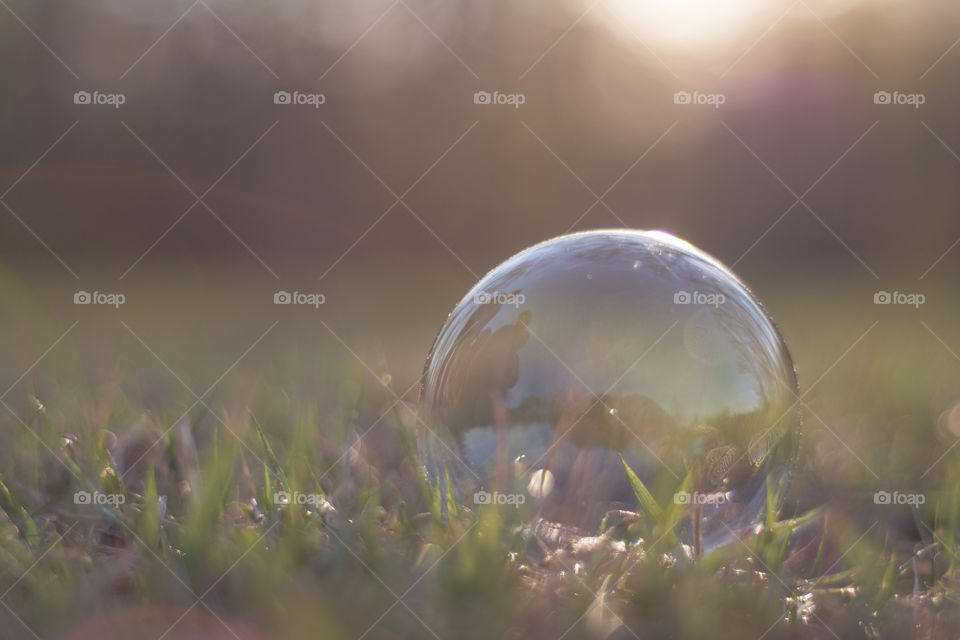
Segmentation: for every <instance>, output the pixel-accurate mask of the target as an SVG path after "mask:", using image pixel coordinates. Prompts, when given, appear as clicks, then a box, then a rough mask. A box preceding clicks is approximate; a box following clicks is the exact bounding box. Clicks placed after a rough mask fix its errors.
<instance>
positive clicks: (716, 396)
mask: <svg viewBox="0 0 960 640" xmlns="http://www.w3.org/2000/svg"><path fill="white" fill-rule="evenodd" d="M796 390H797V382H796V375H795V373H794V369H793V364H792V361H791V359H790V354H789V353H788V351H787V349H786V346H785V345H784V343H783V340H782V339H781V337H780V334H779V333H778V331H777V329H776V327H774V325H773V323H772V321H771V320H770V317H769V316H768V315H767V314H766V312H765V311H764V309H763V307H762V306H761V305H760V303H759V302H758V301H757V299H756V298H755V297H754V296H753V295H752V294H751V293H750V291H749V290H748V289H747V288H746V286H745V285H744V284H743V283H742V282H740V280H739V279H738V278H737V277H736V276H735V275H733V273H731V272H730V271H729V270H728V269H727V268H726V267H724V266H723V265H722V264H720V263H719V262H718V261H717V260H716V259H714V258H712V257H710V256H708V255H707V254H705V253H703V252H701V251H699V250H698V249H696V248H694V247H693V246H691V245H690V244H688V243H686V242H684V241H682V240H679V239H678V238H676V237H674V236H671V235H670V234H667V233H663V232H640V231H628V230H616V231H591V232H586V233H576V234H571V235H567V236H561V237H559V238H554V239H553V240H549V241H547V242H543V243H541V244H538V245H536V246H534V247H531V248H529V249H527V250H525V251H523V252H521V253H519V254H517V255H515V256H514V257H512V258H510V259H509V260H507V261H506V262H504V263H503V264H501V265H500V266H499V267H497V268H496V269H494V270H493V271H491V272H490V273H489V274H487V275H486V276H485V277H484V278H483V279H482V280H480V282H479V283H477V285H476V286H474V288H473V289H471V290H470V292H469V293H468V294H467V295H466V296H465V297H464V298H463V299H462V300H461V301H460V303H459V304H458V305H457V306H456V308H455V309H454V310H453V312H452V313H451V314H450V316H449V317H448V319H447V321H446V323H445V325H444V326H443V328H442V330H441V331H440V334H439V336H438V337H437V339H436V342H435V343H434V346H433V349H432V350H431V353H430V355H429V358H428V360H427V364H426V369H425V371H424V387H423V393H422V398H421V399H422V406H423V409H424V412H425V416H426V420H427V424H429V425H430V437H429V439H427V441H426V443H425V445H424V446H425V448H426V457H427V460H428V468H429V471H430V472H431V474H432V476H433V478H434V479H439V478H445V477H446V476H447V475H448V474H449V477H450V478H451V481H452V484H453V486H454V487H455V490H456V491H457V494H458V497H459V498H460V499H462V500H465V502H466V503H467V504H468V506H470V507H471V508H473V504H471V503H470V499H469V497H470V496H474V495H475V494H476V492H477V491H481V494H480V495H482V496H485V497H484V500H485V501H486V502H487V504H491V503H496V504H511V505H515V506H516V508H517V509H518V510H520V512H521V515H522V517H524V518H528V519H530V520H531V521H538V522H540V521H546V522H548V523H557V524H559V525H562V526H565V527H570V528H575V529H576V530H578V531H582V532H584V533H596V532H597V531H598V529H599V526H600V523H601V521H602V520H603V517H604V515H605V514H606V513H608V512H610V511H615V510H628V511H639V510H640V508H639V506H638V504H637V499H636V497H635V496H634V492H633V490H632V488H631V484H630V481H629V478H628V475H627V472H626V470H625V468H624V463H626V464H627V465H628V466H629V467H630V469H631V470H632V471H633V472H634V473H636V475H637V477H638V478H639V479H640V480H641V481H642V482H643V483H644V485H645V486H646V487H647V488H648V489H649V491H650V492H651V493H652V494H653V496H654V498H655V499H656V500H657V501H658V502H659V503H660V504H661V505H662V506H667V505H678V507H677V508H680V509H685V512H684V513H685V516H684V519H683V524H682V528H681V531H680V533H681V535H682V536H684V537H685V538H686V539H687V541H690V542H692V541H691V536H693V535H694V533H693V532H694V531H697V532H698V535H697V536H696V537H697V546H699V543H700V542H702V545H703V548H705V549H709V548H713V547H716V546H718V545H720V544H725V543H727V542H730V541H731V540H734V539H735V538H736V537H737V536H740V535H742V534H744V533H746V532H747V531H749V530H751V528H752V527H754V526H755V525H756V524H757V523H758V522H760V520H761V518H762V517H763V515H764V513H765V510H766V508H767V492H768V491H771V492H773V493H772V497H773V498H774V500H773V503H774V504H776V500H777V499H778V498H779V497H780V496H781V495H782V492H783V489H784V488H785V484H786V482H787V480H788V478H789V472H790V470H791V467H792V464H793V461H794V459H795V458H796V452H797V444H798V438H799V425H800V416H799V410H798V408H797V406H798V403H797V402H796V401H797V397H796ZM442 484H445V482H444V483H442ZM491 492H492V493H491ZM500 494H503V495H506V496H507V497H504V498H500V497H498V496H499V495H500ZM491 496H492V497H491ZM509 496H514V497H513V498H512V499H511V498H510V497H509ZM521 498H522V499H521Z"/></svg>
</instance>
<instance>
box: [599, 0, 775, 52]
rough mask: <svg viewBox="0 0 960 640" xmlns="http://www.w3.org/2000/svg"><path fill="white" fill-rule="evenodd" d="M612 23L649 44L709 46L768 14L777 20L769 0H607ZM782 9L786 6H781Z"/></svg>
mask: <svg viewBox="0 0 960 640" xmlns="http://www.w3.org/2000/svg"><path fill="white" fill-rule="evenodd" d="M604 6H605V7H606V9H607V11H606V14H607V18H608V20H609V21H610V22H611V24H612V26H614V27H615V28H619V29H621V30H623V31H624V32H626V33H631V32H632V34H634V35H636V36H637V37H639V38H640V39H641V40H642V41H644V42H645V43H648V44H649V45H650V46H658V47H666V48H681V49H686V50H697V49H710V48H712V47H714V46H717V45H721V44H723V43H725V42H728V41H729V40H730V39H732V38H736V37H737V36H739V35H740V34H741V33H743V32H744V31H745V30H746V29H748V28H749V27H751V26H752V25H754V24H756V23H757V22H762V21H763V19H764V18H765V17H766V16H771V15H772V17H771V18H770V19H769V21H768V22H773V21H774V20H776V11H772V10H773V9H777V8H778V3H776V2H770V1H769V0H607V2H605V3H604ZM779 11H780V12H782V11H783V9H782V8H779Z"/></svg>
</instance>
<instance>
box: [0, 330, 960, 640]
mask: <svg viewBox="0 0 960 640" xmlns="http://www.w3.org/2000/svg"><path fill="white" fill-rule="evenodd" d="M846 317H848V318H849V317H850V316H846ZM913 322H914V320H913V319H909V320H897V319H894V320H893V321H888V322H887V324H889V325H891V326H890V327H889V328H888V329H886V331H889V332H890V334H897V333H901V332H902V330H903V326H905V325H906V324H907V323H913ZM851 324H852V325H853V324H856V323H852V322H851ZM844 329H845V327H837V328H836V329H835V330H836V334H831V333H822V334H820V335H818V336H816V343H817V344H818V345H820V346H819V349H820V350H819V351H816V350H815V349H813V348H812V347H811V346H810V345H811V344H813V342H810V343H809V344H806V345H805V348H804V349H802V351H803V352H804V353H805V354H807V355H806V356H805V358H806V362H809V363H812V362H814V361H816V362H817V363H821V364H822V366H820V367H819V370H821V371H822V370H825V369H827V370H830V371H831V374H830V375H831V378H830V381H829V383H828V382H826V381H825V382H823V383H822V384H821V383H818V384H817V385H814V387H815V389H816V393H813V394H811V396H810V397H809V398H807V399H806V400H805V402H806V403H807V407H806V408H805V416H806V417H805V436H804V440H803V447H802V448H803V451H802V453H801V462H800V464H799V466H798V469H797V472H796V474H795V479H794V482H793V483H792V485H791V488H790V492H789V494H788V495H787V496H786V499H785V500H784V506H783V507H782V508H781V509H780V510H779V512H775V511H774V510H769V512H768V515H767V518H766V519H765V520H764V522H762V523H761V524H760V525H759V526H758V527H757V530H756V531H755V532H754V534H753V535H751V536H749V537H747V538H745V539H743V540H741V541H737V542H734V543H732V544H730V545H728V546H726V547H723V548H720V549H717V550H714V551H712V552H710V553H706V554H703V555H700V556H698V557H692V556H694V555H695V554H691V553H690V552H689V551H684V550H683V549H682V548H681V547H679V545H678V540H677V538H676V536H675V531H676V528H677V522H678V519H679V517H680V516H679V514H678V511H677V509H676V508H675V505H673V504H660V503H658V502H657V500H656V498H655V497H654V496H653V495H652V494H651V493H650V492H649V491H648V490H647V488H646V487H644V485H643V484H642V483H641V482H640V481H639V480H638V479H637V478H636V476H634V475H633V474H632V472H631V470H630V469H629V467H627V466H626V465H624V469H623V471H624V473H625V474H627V476H628V478H630V480H631V484H632V486H633V488H634V492H635V494H636V497H637V506H636V513H635V514H630V513H627V514H619V517H609V518H608V519H607V520H606V521H605V522H604V524H603V526H602V527H601V530H602V533H601V534H600V535H599V536H597V537H594V538H589V539H585V540H582V541H580V542H579V543H577V544H571V545H568V546H566V547H563V548H561V549H559V550H558V551H555V552H553V553H550V554H547V555H545V554H544V553H543V552H542V551H541V550H540V549H539V548H538V546H537V544H536V542H535V540H533V539H532V538H531V536H530V532H529V529H524V528H523V527H522V526H521V525H522V524H523V523H520V522H517V521H516V519H515V513H516V510H515V509H511V508H510V507H509V506H507V507H496V506H489V507H477V506H475V505H473V504H472V503H471V504H466V503H464V502H459V501H457V500H456V499H455V498H454V497H453V496H452V492H449V491H441V490H440V489H439V488H437V487H433V486H431V485H430V484H429V483H428V482H427V481H426V480H425V479H424V477H423V474H422V473H421V469H422V467H423V463H422V461H421V460H420V459H419V458H418V454H417V447H416V446H415V441H416V437H417V434H416V429H417V428H418V425H417V422H416V420H415V419H414V418H413V417H412V407H411V406H410V405H409V404H407V403H405V402H401V403H399V404H398V403H396V402H395V397H394V395H393V394H394V392H397V393H399V391H400V390H394V389H392V388H391V387H390V384H391V383H390V382H389V380H390V379H389V376H387V375H386V370H385V368H384V369H383V371H378V372H377V373H376V374H374V373H372V372H370V371H365V370H364V369H363V368H362V367H357V366H356V363H353V364H352V365H345V364H344V365H340V364H337V365H336V366H334V364H332V363H331V364H329V365H328V366H327V369H328V370H327V371H326V372H325V375H326V376H327V377H326V379H327V380H328V381H335V382H330V385H328V387H325V389H326V391H325V392H324V393H323V394H321V395H320V396H319V397H321V398H322V402H321V401H316V400H315V401H313V402H311V401H306V400H303V399H302V398H298V397H294V398H289V397H285V396H284V394H282V393H281V392H280V391H279V389H278V386H279V383H277V384H276V385H274V384H271V383H267V382H263V381H262V380H261V382H260V383H258V385H256V386H255V389H254V391H252V392H250V393H249V398H250V403H249V408H248V409H247V410H246V411H244V412H236V411H233V412H226V411H223V412H221V413H218V414H215V413H211V412H209V411H208V410H207V409H206V407H205V406H199V405H198V406H196V407H195V408H194V409H193V410H191V411H190V412H188V413H187V415H186V416H184V417H183V418H182V419H181V418H179V416H178V413H179V411H178V410H177V408H175V407H179V406H180V404H179V400H178V401H177V402H174V401H172V400H171V401H170V408H169V412H164V411H157V410H156V409H148V408H146V407H144V406H140V405H138V404H137V402H136V401H135V400H134V399H133V397H134V396H133V395H132V394H127V395H124V394H117V395H113V396H109V397H110V398H112V400H111V404H110V405H109V406H107V407H103V406H101V405H100V404H97V402H94V401H93V400H90V401H89V405H90V406H89V407H88V408H87V410H77V409H76V407H77V406H78V405H77V404H76V402H75V400H76V398H75V394H73V393H71V392H68V391H67V389H68V388H69V387H68V386H67V385H65V384H57V385H51V384H45V385H44V384H36V385H33V386H32V389H33V393H32V394H31V393H30V392H21V391H19V390H18V391H17V393H16V394H13V395H11V396H10V397H8V398H7V400H6V401H5V402H7V403H9V404H11V406H13V407H14V408H15V409H16V413H17V415H18V416H19V418H16V419H15V418H13V417H12V414H7V415H5V416H4V418H3V431H2V433H3V434H4V439H5V441H6V442H7V444H8V446H6V447H5V448H4V449H3V450H2V451H0V604H2V605H3V606H2V607H0V618H2V619H3V622H2V626H0V636H2V637H3V638H11V639H19V638H35V637H39V638H44V639H46V638H70V639H77V638H100V637H111V638H120V639H121V640H122V639H125V638H148V639H153V638H156V639H158V640H159V639H160V638H161V637H163V638H181V639H191V638H201V637H202V638H240V639H242V640H247V639H248V638H291V639H296V638H316V637H322V638H344V639H346V640H357V639H358V638H429V637H437V638H441V639H443V640H446V639H452V638H492V637H496V638H545V639H551V640H557V639H559V638H580V637H590V638H595V637H610V638H632V637H634V636H636V637H639V638H648V637H654V638H666V637H671V638H703V637H714V638H748V639H752V638H793V637H803V638H807V637H810V638H832V637H839V638H887V637H890V638H902V637H917V638H952V637H955V636H956V634H957V633H958V632H960V610H958V608H957V603H958V597H960V593H958V582H957V578H958V573H957V569H958V556H957V553H958V546H957V542H958V541H957V531H958V525H960V522H958V519H960V459H958V457H957V455H958V454H957V453H956V451H955V450H952V449H950V448H949V447H950V444H951V443H952V442H953V440H950V439H949V438H951V437H953V438H955V436H951V434H950V433H947V432H946V431H945V430H944V417H943V410H944V407H947V408H949V407H950V406H952V403H955V402H956V400H957V398H956V396H955V395H954V394H955V393H956V391H955V389H956V386H955V381H956V380H957V377H958V376H957V374H956V369H957V367H958V366H960V363H957V362H956V361H954V360H953V359H952V358H951V357H950V356H949V354H945V352H944V350H943V349H942V347H940V346H939V345H937V344H936V341H934V340H933V339H931V340H930V344H927V345H926V346H925V347H924V348H917V347H916V346H915V344H916V343H899V346H896V347H891V346H890V344H891V343H890V342H888V341H886V337H885V336H886V335H887V334H878V335H877V338H876V339H878V340H879V341H880V342H881V343H882V344H884V345H887V347H888V348H886V349H884V350H879V351H878V350H871V349H862V350H860V351H858V352H856V353H854V354H853V355H851V356H850V357H847V358H845V359H843V360H842V362H838V363H837V364H836V367H835V370H833V369H829V367H830V365H831V363H833V362H834V361H835V360H836V356H837V354H838V353H840V352H842V350H843V348H845V345H848V344H849V343H850V342H852V341H853V339H854V338H856V335H857V334H858V333H859V331H853V332H852V333H851V332H850V331H844ZM788 334H789V331H788ZM840 345H844V346H842V347H841V346H840ZM798 351H800V350H798ZM278 358H286V356H281V355H278ZM284 361H285V362H286V361H287V360H284ZM276 366H277V367H278V368H282V367H280V365H279V363H278V364H277V365H276ZM809 366H811V368H812V365H809ZM290 375H291V376H294V377H295V374H290ZM811 377H812V376H808V377H807V379H806V380H804V379H803V378H804V375H803V369H802V368H801V380H802V382H801V386H803V384H804V382H805V383H806V384H807V385H810V384H811V383H812V381H811V380H810V379H809V378H811ZM814 380H815V379H814ZM134 386H136V385H134ZM142 386H144V387H147V386H150V385H148V384H147V383H146V382H144V383H143V385H142ZM25 388H26V385H25ZM18 389H19V387H18ZM94 395H95V394H94ZM104 397H107V395H106V394H104ZM97 400H99V398H98V399H97ZM298 403H299V404H298ZM211 404H212V403H211ZM95 405H96V406H95ZM79 406H83V404H82V402H81V403H80V405H79ZM187 406H189V403H188V405H187ZM76 416H79V417H76ZM821 419H822V420H823V421H822V422H821ZM20 420H22V423H21V422H20ZM948 422H949V420H948ZM117 424H122V425H124V426H123V428H122V429H121V428H119V427H115V428H113V429H111V430H108V429H106V428H105V427H104V425H117ZM371 426H372V427H373V431H372V432H371V434H370V435H369V436H367V437H364V438H362V439H359V438H358V436H359V435H360V434H363V433H364V432H366V431H367V429H369V428H371ZM948 426H949V425H948ZM201 427H202V428H201ZM947 431H949V430H947ZM834 434H836V436H835V435H834ZM841 438H842V441H843V442H844V443H846V444H841V443H840V439H841ZM154 443H156V446H151V445H153V444H154ZM846 447H849V448H850V450H849V451H848V450H847V449H846ZM944 454H945V455H944ZM941 456H943V457H942V459H941V460H940V461H939V462H936V464H933V466H932V471H931V472H930V473H927V474H924V475H923V476H922V477H921V476H920V472H919V471H918V470H922V469H926V468H927V467H929V466H930V465H931V464H932V463H934V462H935V461H936V460H937V459H938V458H940V457H941ZM873 470H876V471H879V472H880V473H879V474H877V476H876V477H874V475H873V474H874V473H875V471H873ZM878 490H887V491H900V492H902V493H909V492H919V493H922V494H923V495H924V498H925V500H924V503H923V504H922V505H919V506H917V507H912V506H910V505H900V506H895V505H891V506H888V505H877V504H875V503H874V500H873V494H874V492H875V491H878ZM77 492H88V493H90V494H91V495H100V494H110V495H113V496H123V502H122V503H120V504H116V503H104V504H80V505H78V504H76V501H75V496H76V494H77ZM282 494H286V498H285V496H284V495H282ZM303 495H309V496H318V497H317V498H316V499H311V501H308V502H309V503H307V504H297V502H298V500H297V496H303ZM114 502H119V501H114Z"/></svg>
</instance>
